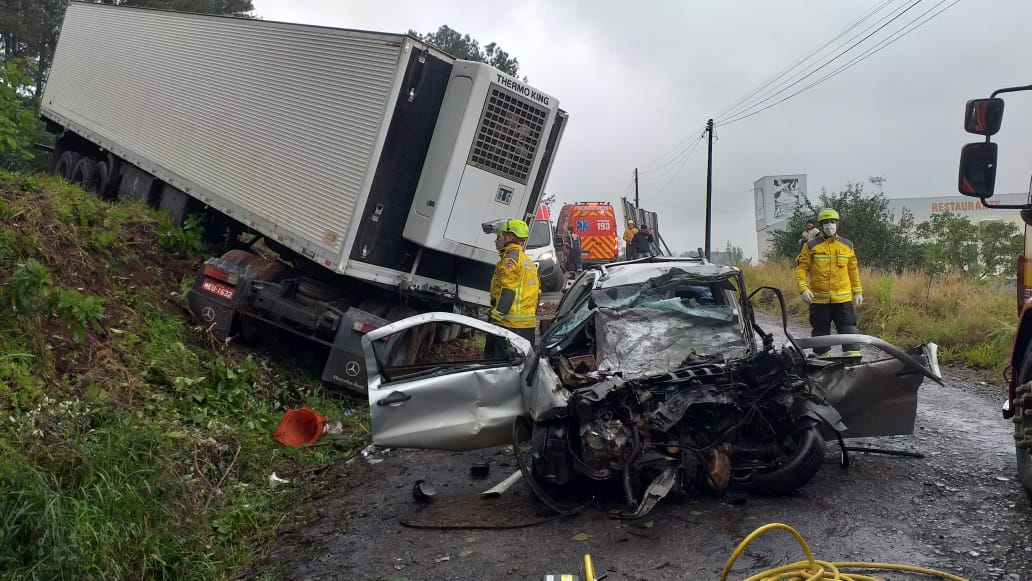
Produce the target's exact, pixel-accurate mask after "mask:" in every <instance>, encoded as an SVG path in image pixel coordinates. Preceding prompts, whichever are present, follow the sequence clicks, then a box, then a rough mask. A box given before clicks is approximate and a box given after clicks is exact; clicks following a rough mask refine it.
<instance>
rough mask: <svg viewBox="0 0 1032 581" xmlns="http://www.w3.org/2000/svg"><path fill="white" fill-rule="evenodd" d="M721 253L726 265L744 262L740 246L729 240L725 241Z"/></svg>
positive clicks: (743, 253) (736, 264)
mask: <svg viewBox="0 0 1032 581" xmlns="http://www.w3.org/2000/svg"><path fill="white" fill-rule="evenodd" d="M723 254H724V256H723V258H724V261H725V262H726V264H727V265H728V266H738V265H739V264H742V263H743V262H745V252H743V251H742V247H741V246H734V245H732V244H731V241H730V240H728V241H727V246H726V247H725V248H724V253H723Z"/></svg>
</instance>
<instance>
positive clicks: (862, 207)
mask: <svg viewBox="0 0 1032 581" xmlns="http://www.w3.org/2000/svg"><path fill="white" fill-rule="evenodd" d="M819 206H820V208H834V209H835V210H837V211H838V213H839V215H840V216H841V217H842V220H841V222H840V226H839V231H840V234H841V235H842V236H843V237H845V238H848V239H849V240H850V241H852V242H853V248H854V250H856V253H857V256H858V257H859V259H860V264H861V265H863V266H875V267H879V268H884V269H887V270H893V271H896V272H900V271H902V270H905V269H907V268H913V267H915V266H917V265H919V264H920V262H921V260H920V257H919V256H918V255H917V253H915V252H914V245H915V241H914V235H913V215H912V214H911V213H910V212H903V214H902V215H901V216H900V218H899V220H897V219H896V216H895V214H894V213H893V212H892V211H891V210H890V209H889V200H888V198H886V197H885V195H884V194H881V193H879V194H875V195H874V196H870V197H865V196H864V195H863V185H862V184H859V183H849V184H847V185H846V189H845V190H843V191H841V192H838V193H835V194H829V193H827V192H821V195H820V204H819ZM817 213H818V209H817V208H813V207H812V206H811V207H809V208H807V209H806V210H802V209H799V210H796V213H795V214H794V215H793V216H792V217H791V218H790V219H789V221H788V224H787V230H785V231H782V232H775V233H774V235H773V240H772V242H771V249H770V251H769V252H768V253H767V258H778V257H786V258H790V259H791V258H795V257H796V256H797V255H798V254H799V250H800V247H799V234H800V232H802V230H803V227H804V225H805V223H806V220H807V219H808V218H816V214H817Z"/></svg>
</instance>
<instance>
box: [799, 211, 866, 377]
mask: <svg viewBox="0 0 1032 581" xmlns="http://www.w3.org/2000/svg"><path fill="white" fill-rule="evenodd" d="M817 223H818V224H819V225H820V235H818V236H817V237H816V238H814V239H813V240H810V241H809V242H807V243H806V244H804V245H803V248H802V250H801V251H800V252H799V256H798V257H797V258H796V268H795V275H796V281H797V282H798V283H799V292H800V293H802V299H803V301H804V302H805V303H807V304H809V305H810V326H811V327H812V328H813V332H812V333H811V336H813V337H822V336H824V335H830V334H831V323H833V322H834V323H835V332H836V333H840V334H845V333H856V332H857V329H856V311H854V310H853V306H854V305H856V306H857V307H859V306H860V305H862V304H863V302H864V295H863V292H864V291H863V288H862V287H861V286H860V269H859V267H858V265H857V258H856V252H854V251H853V243H852V242H850V241H849V240H847V239H845V238H843V237H842V236H840V235H839V233H838V226H839V214H838V212H836V211H835V210H832V209H830V208H828V209H824V210H821V212H820V214H818V216H817ZM813 351H814V354H815V355H817V356H818V357H826V356H828V354H829V353H830V351H831V348H830V347H824V348H822V349H814V350H813ZM842 354H843V355H844V356H847V357H859V356H860V346H859V345H856V344H846V345H842Z"/></svg>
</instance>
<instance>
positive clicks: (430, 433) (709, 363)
mask: <svg viewBox="0 0 1032 581" xmlns="http://www.w3.org/2000/svg"><path fill="white" fill-rule="evenodd" d="M769 291H770V292H773V293H775V294H776V296H777V298H778V300H780V301H781V302H782V305H783V302H784V299H783V297H781V295H780V293H779V292H778V291H776V290H775V289H769ZM782 310H784V309H782ZM456 325H457V326H460V327H461V328H462V331H461V332H459V333H454V328H455V326H456ZM426 326H433V327H436V328H438V329H440V328H442V326H443V328H446V329H447V331H445V332H448V333H450V334H449V335H448V336H449V337H451V336H455V337H456V339H455V340H454V341H451V342H449V343H443V344H435V347H434V349H430V350H428V351H427V352H426V353H422V354H420V357H419V358H418V359H419V361H417V362H416V363H415V364H406V365H388V364H386V363H387V362H390V361H392V360H394V358H392V357H391V352H392V350H393V349H396V348H398V347H397V346H398V345H402V344H404V343H405V342H404V341H403V340H401V339H402V338H403V337H404V336H405V334H406V333H413V332H421V331H420V329H419V328H420V327H426ZM783 326H784V327H785V329H784V333H785V337H786V339H787V341H786V342H785V344H784V346H782V347H781V348H775V345H774V343H775V340H774V337H773V335H771V334H770V333H767V332H765V331H764V330H763V329H761V328H760V327H759V326H758V325H757V324H756V321H755V317H754V315H753V311H752V307H751V303H750V300H749V297H748V296H747V295H746V291H745V284H744V279H743V277H742V274H741V271H739V270H738V269H736V268H732V267H725V266H718V265H714V264H709V263H707V262H704V261H700V260H691V259H662V258H653V259H648V260H645V261H637V262H630V263H620V264H615V265H609V266H607V267H605V268H602V269H599V270H594V271H587V272H585V273H583V274H582V275H581V276H580V277H579V278H578V279H577V280H576V281H574V284H573V286H572V287H571V288H570V289H569V290H568V291H567V292H566V293H565V295H564V296H563V298H562V300H561V301H560V303H559V306H558V309H557V311H556V316H555V319H554V320H551V321H543V322H542V328H541V332H540V337H539V339H538V341H537V344H536V345H531V344H529V343H528V342H527V341H526V340H524V339H522V338H520V337H518V336H516V335H515V334H513V333H509V332H508V331H506V330H505V329H502V328H500V327H496V326H494V325H491V324H489V323H485V322H482V321H478V320H476V319H472V318H469V317H465V316H462V315H458V314H452V313H428V314H424V315H418V316H415V317H411V318H408V319H405V320H402V321H399V322H396V323H393V324H391V325H388V326H386V327H383V328H380V329H377V330H375V331H372V332H370V333H369V334H368V335H366V337H365V338H364V340H363V345H364V347H365V352H366V357H367V368H368V369H369V370H370V374H369V375H370V378H369V403H370V410H371V415H372V431H373V442H374V444H376V445H379V446H390V447H408V448H428V449H444V450H471V449H478V448H485V447H490V446H498V445H503V444H515V446H514V449H515V450H516V456H517V460H518V462H519V464H520V466H521V469H522V470H523V472H524V476H525V480H526V481H527V483H528V484H529V485H530V487H531V489H532V490H533V491H534V492H535V494H536V495H537V496H538V497H539V498H540V499H541V500H542V501H543V502H544V503H545V504H547V505H548V506H549V507H551V508H553V509H554V510H557V511H560V512H565V511H569V510H572V509H571V506H573V505H571V504H568V503H567V500H569V498H564V497H577V496H582V493H583V492H584V491H586V490H591V489H592V488H595V486H594V485H593V484H592V483H593V482H594V483H596V484H597V483H601V482H604V481H612V482H614V483H617V484H618V485H619V487H620V488H622V491H623V495H624V497H625V500H626V503H627V507H628V510H627V511H626V513H625V516H629V517H638V516H642V515H644V514H646V513H647V512H648V511H649V510H651V509H652V507H654V506H655V504H656V502H658V501H659V500H660V499H661V498H663V497H664V496H666V495H667V494H668V493H670V492H671V491H674V490H678V491H681V492H683V493H686V494H691V493H693V492H695V491H698V490H703V489H708V490H712V491H716V492H724V491H726V490H728V489H729V488H730V487H735V488H736V489H737V490H743V491H750V492H755V493H760V494H768V495H780V494H786V493H788V492H791V491H793V490H795V489H797V488H799V487H800V486H802V485H804V484H806V482H808V481H809V480H810V479H811V478H812V477H813V476H814V474H816V472H817V470H818V469H819V467H820V465H821V463H822V461H823V459H824V443H825V439H826V438H836V439H838V441H839V442H840V443H841V442H842V439H843V438H849V437H860V436H884V435H898V434H910V433H912V432H913V426H914V418H915V413H916V407H917V389H918V386H919V385H920V384H921V382H922V381H923V379H924V378H925V377H928V378H931V379H932V380H935V381H940V380H939V372H938V363H937V361H936V354H935V346H934V344H929V345H926V346H923V347H921V348H917V349H915V350H912V351H911V352H909V353H907V352H904V351H901V350H899V349H897V348H895V347H893V346H892V345H889V344H888V343H885V342H883V341H881V340H879V339H876V338H874V337H869V336H866V335H839V336H830V337H820V338H798V339H797V338H793V337H792V336H791V334H789V333H788V331H787V324H785V325H783ZM485 335H492V336H495V337H500V338H502V339H504V340H505V341H506V342H507V344H508V346H509V349H508V351H507V355H506V356H505V357H502V358H500V359H494V360H491V359H485V358H484V356H483V341H484V337H485ZM858 342H859V343H864V344H867V345H869V346H873V347H877V348H879V349H881V350H882V351H883V352H885V353H887V354H888V355H889V357H888V358H884V359H879V360H875V361H869V362H863V363H861V362H860V361H859V360H858V358H853V359H845V358H838V359H817V358H813V357H807V356H806V353H805V349H807V348H812V347H818V346H823V345H829V344H842V343H858ZM842 446H843V450H845V445H844V444H843V445H842ZM521 451H522V453H521ZM570 492H572V493H573V494H567V493H570Z"/></svg>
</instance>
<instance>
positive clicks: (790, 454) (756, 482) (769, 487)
mask: <svg viewBox="0 0 1032 581" xmlns="http://www.w3.org/2000/svg"><path fill="white" fill-rule="evenodd" d="M790 439H791V441H792V449H791V450H786V457H785V459H784V462H782V463H781V465H779V466H778V467H777V468H774V469H773V470H769V471H767V472H761V473H759V474H756V475H755V476H753V482H752V491H753V492H756V493H757V494H763V495H766V496H784V495H786V494H788V493H790V492H792V491H793V490H796V489H798V488H799V487H801V486H803V485H804V484H806V483H807V482H809V481H810V479H811V478H813V477H814V475H815V474H817V470H819V469H820V467H821V463H822V462H824V438H822V437H821V434H820V432H818V431H817V426H808V427H806V428H804V429H802V430H799V431H797V432H796V433H794V434H792V435H791V436H790Z"/></svg>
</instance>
